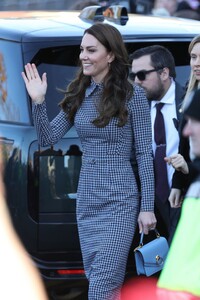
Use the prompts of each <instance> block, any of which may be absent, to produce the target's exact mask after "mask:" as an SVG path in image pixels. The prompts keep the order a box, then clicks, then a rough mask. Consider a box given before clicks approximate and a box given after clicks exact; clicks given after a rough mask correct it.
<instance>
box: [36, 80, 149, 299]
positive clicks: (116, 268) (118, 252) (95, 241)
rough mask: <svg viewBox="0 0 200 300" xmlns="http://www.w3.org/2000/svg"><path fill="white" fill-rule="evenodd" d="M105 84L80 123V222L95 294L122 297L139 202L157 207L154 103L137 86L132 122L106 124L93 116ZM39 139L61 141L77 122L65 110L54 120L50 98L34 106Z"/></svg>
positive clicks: (94, 88)
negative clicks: (48, 109) (95, 121)
mask: <svg viewBox="0 0 200 300" xmlns="http://www.w3.org/2000/svg"><path fill="white" fill-rule="evenodd" d="M102 88H103V87H102V85H97V84H95V83H94V82H92V83H91V85H90V87H89V88H88V89H87V91H86V94H85V99H84V101H83V104H82V106H81V107H80V108H79V110H78V112H77V114H76V116H75V122H74V125H75V127H76V130H77V133H78V135H79V137H80V140H81V143H82V147H83V159H82V168H81V174H80V180H79V186H78V193H77V195H78V196H77V222H78V229H79V237H80V243H81V249H82V254H83V261H84V267H85V272H86V276H87V278H88V280H89V295H88V297H89V300H112V299H113V300H118V299H120V295H119V294H120V292H119V290H120V287H121V285H122V284H123V280H124V275H125V269H126V263H127V257H128V253H129V250H130V246H131V243H132V239H133V235H134V232H135V228H136V224H137V218H138V212H139V206H141V210H142V211H153V210H154V175H153V174H154V171H153V158H152V134H151V120H150V113H149V106H148V102H147V99H146V97H145V94H144V92H143V90H142V89H141V88H139V87H137V86H136V87H135V90H134V96H133V97H132V99H131V100H130V101H129V102H128V104H127V107H128V112H129V117H128V122H127V124H126V125H125V126H123V127H117V126H116V123H117V120H116V119H115V118H113V119H112V120H111V122H110V123H109V124H108V125H107V126H106V127H104V128H97V127H95V126H94V125H93V124H92V123H91V121H92V120H93V119H94V118H95V117H96V116H97V112H96V108H95V107H96V104H97V103H98V101H99V99H100V96H101V93H102ZM33 117H34V123H35V126H36V128H37V132H38V139H39V142H40V143H41V144H42V145H43V146H44V145H47V144H54V143H56V142H57V141H58V140H59V139H60V138H61V137H62V136H63V135H64V134H65V133H66V131H67V130H68V129H69V128H70V127H71V126H72V124H70V123H69V122H68V121H67V117H66V115H65V113H64V112H62V111H61V112H60V113H59V114H58V116H57V117H56V118H55V119H54V120H53V121H52V122H51V123H49V122H48V119H47V115H46V108H45V103H43V104H40V105H36V106H34V109H33ZM133 143H134V145H135V150H136V158H137V162H138V168H139V174H140V180H141V203H139V195H138V190H137V184H136V180H135V177H134V174H133V170H132V167H131V164H130V156H131V149H132V146H133Z"/></svg>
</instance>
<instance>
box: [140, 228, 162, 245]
mask: <svg viewBox="0 0 200 300" xmlns="http://www.w3.org/2000/svg"><path fill="white" fill-rule="evenodd" d="M154 231H155V234H156V237H157V238H159V237H160V234H159V232H158V230H157V229H156V228H155V229H154ZM143 239H144V232H142V233H141V235H140V243H139V248H141V247H142V246H143Z"/></svg>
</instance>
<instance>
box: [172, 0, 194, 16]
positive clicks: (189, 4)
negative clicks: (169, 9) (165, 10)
mask: <svg viewBox="0 0 200 300" xmlns="http://www.w3.org/2000/svg"><path fill="white" fill-rule="evenodd" d="M199 8H200V3H199V1H197V0H195V1H189V0H188V1H179V3H178V6H177V9H176V11H175V12H174V14H173V16H174V17H178V18H186V19H193V20H197V21H199V20H200V9H199Z"/></svg>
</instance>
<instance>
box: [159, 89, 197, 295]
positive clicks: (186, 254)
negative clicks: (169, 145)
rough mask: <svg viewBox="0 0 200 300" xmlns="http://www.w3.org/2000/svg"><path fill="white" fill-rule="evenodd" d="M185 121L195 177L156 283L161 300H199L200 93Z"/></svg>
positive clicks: (187, 109)
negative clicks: (193, 156) (195, 172)
mask: <svg viewBox="0 0 200 300" xmlns="http://www.w3.org/2000/svg"><path fill="white" fill-rule="evenodd" d="M185 118H186V120H187V123H186V125H185V127H184V129H183V135H184V136H185V137H188V138H190V141H191V145H192V151H193V154H194V155H195V157H196V158H195V159H194V161H193V165H194V168H195V169H196V170H197V176H196V177H195V178H194V180H193V182H192V184H191V185H190V187H189V189H188V191H187V194H186V196H185V199H184V202H183V206H182V212H181V218H180V221H179V224H178V227H177V229H176V232H175V235H174V239H173V241H172V244H171V248H170V250H169V253H168V257H167V260H166V263H165V267H164V269H163V270H162V272H161V275H160V278H159V281H158V287H159V288H162V289H163V290H160V294H162V299H163V300H164V299H185V300H187V299H188V300H190V299H200V281H199V279H200V268H199V265H200V252H199V249H200V230H199V223H198V221H199V216H200V90H197V91H196V92H195V94H194V97H193V98H192V101H191V103H190V104H189V106H188V107H187V108H186V110H185ZM178 294H181V295H182V298H180V297H178V296H177V295H178ZM169 296H170V297H169Z"/></svg>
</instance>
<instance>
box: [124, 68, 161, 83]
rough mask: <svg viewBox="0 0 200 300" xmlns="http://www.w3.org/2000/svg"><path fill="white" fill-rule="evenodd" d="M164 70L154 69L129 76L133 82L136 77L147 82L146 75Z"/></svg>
mask: <svg viewBox="0 0 200 300" xmlns="http://www.w3.org/2000/svg"><path fill="white" fill-rule="evenodd" d="M162 69H163V68H155V69H152V70H148V71H145V70H144V71H139V72H137V73H133V72H131V73H130V74H129V78H130V79H131V80H132V81H135V77H136V76H137V78H138V79H139V80H141V81H143V80H145V79H146V75H147V74H149V73H151V72H157V71H159V70H162Z"/></svg>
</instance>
